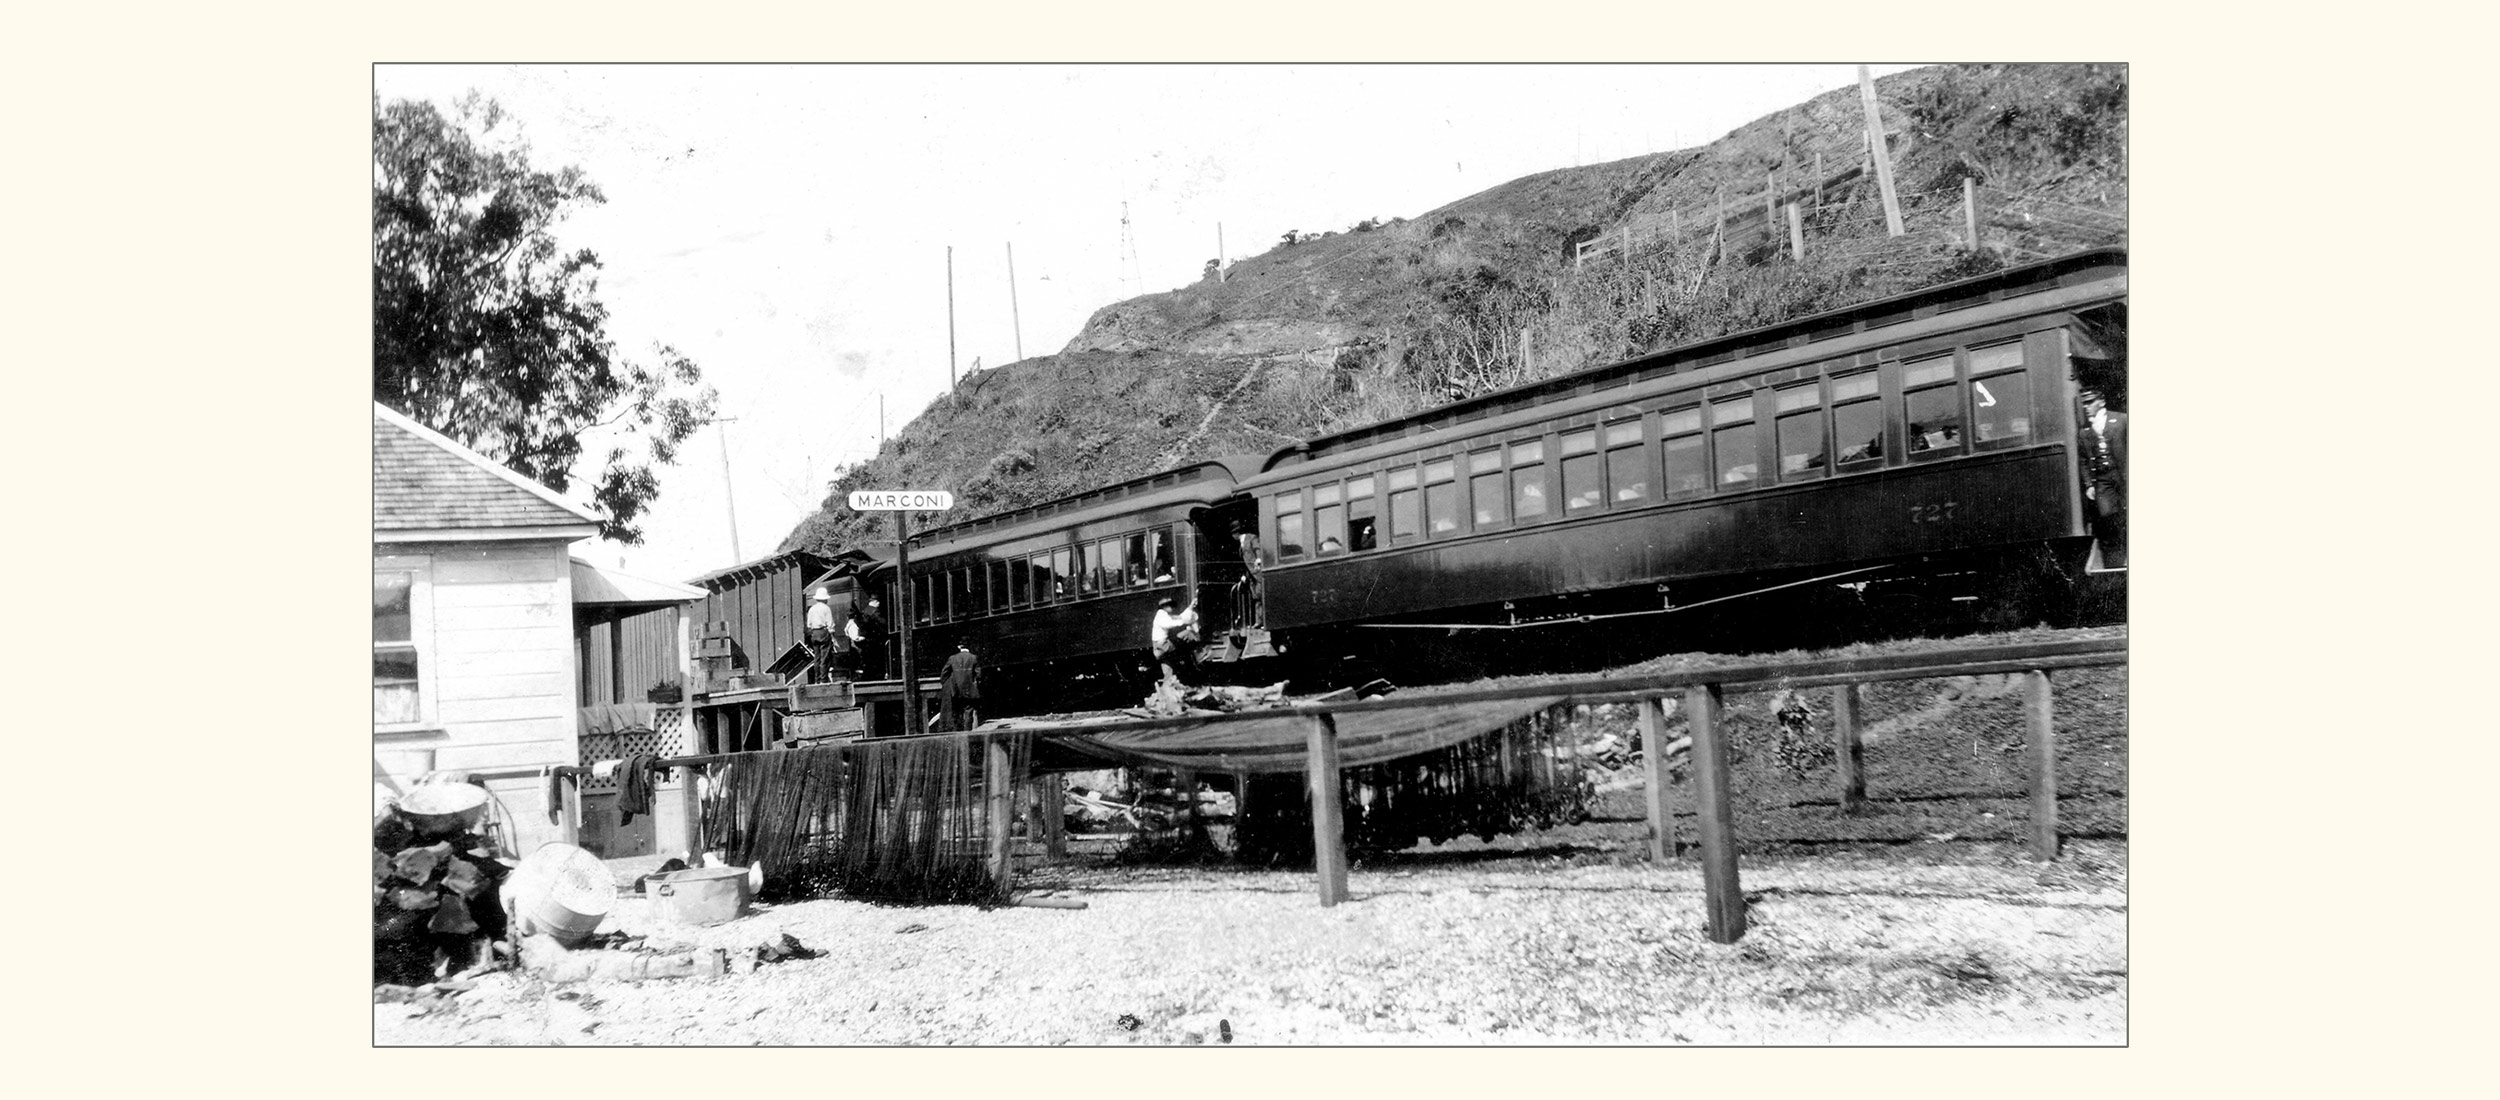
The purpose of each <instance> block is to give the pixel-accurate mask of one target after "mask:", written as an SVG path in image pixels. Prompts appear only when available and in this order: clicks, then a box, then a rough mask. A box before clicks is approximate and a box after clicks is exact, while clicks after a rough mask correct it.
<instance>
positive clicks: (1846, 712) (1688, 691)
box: [554, 636, 2127, 943]
mask: <svg viewBox="0 0 2500 1100" xmlns="http://www.w3.org/2000/svg"><path fill="white" fill-rule="evenodd" d="M2126 662H2127V639H2126V638H2125V637H2124V636H2120V637H2115V638H2093V639H2080V640H2073V641H2062V642H2044V643H2026V644H2011V645H1990V646H1954V647H1948V648H1943V649H1937V650H1933V651H1928V652H1919V653H1896V654H1886V655H1882V656H1874V657H1847V658H1825V659H1821V660H1809V661H1765V662H1753V663H1740V664H1728V665H1718V666H1713V667H1708V668H1696V669H1681V670H1677V671H1673V672H1659V673H1648V674H1643V675H1638V676H1606V677H1582V678H1558V679H1540V680H1536V681H1533V682H1527V683H1518V684H1510V685H1505V686H1502V687H1494V688H1474V689H1466V690H1459V691H1439V692H1432V691H1422V692H1408V693H1403V694H1400V695H1394V696H1385V697H1379V698H1372V699H1357V700H1344V701H1335V702H1308V703H1298V704H1295V705H1293V706H1292V707H1290V708H1287V709H1284V710H1281V711H1280V710H1277V709H1267V710H1255V711H1243V712H1236V713H1230V714H1221V713H1212V714H1204V715H1195V716H1189V717H1178V718H1140V719H1131V720H1124V721H1114V722H1092V723H1033V724H1019V725H1015V726H1012V727H1003V728H995V729H990V730H986V731H974V732H973V733H971V734H961V733H956V734H933V735H921V736H946V737H966V736H970V737H977V738H980V739H981V740H982V741H983V743H984V748H985V750H986V753H987V766H986V778H987V780H988V783H987V788H988V793H989V797H990V798H991V799H993V800H996V801H997V803H998V805H996V806H994V807H993V808H992V811H993V812H991V813H990V814H989V815H988V816H989V828H990V835H989V844H990V863H991V872H992V874H994V875H997V876H998V877H999V878H1000V879H1001V885H1002V887H1003V886H1004V880H1005V878H1006V876H1007V875H1008V874H1009V873H1010V868H1011V866H1012V864H1011V862H1010V860H1009V858H1008V856H1009V853H1010V851H1011V842H1010V839H1009V818H1010V816H1011V815H1010V814H1009V813H1008V812H1006V809H1005V807H1006V800H1008V799H1009V798H1011V797H1012V792H1011V791H1010V790H1008V789H1007V788H1008V785H1009V778H1008V777H1009V776H1010V775H1011V774H1012V773H1011V771H1010V768H1009V754H1008V745H1007V738H1008V737H1009V736H1010V735H1012V736H1016V737H1027V736H1039V737H1052V736H1079V735H1099V734H1103V733H1108V732H1118V733H1135V732H1140V731H1147V730H1156V729H1172V728H1178V727H1182V726H1191V727H1201V728H1203V727H1206V726H1209V725H1221V724H1223V723H1227V722H1241V721H1260V720H1264V721H1273V720H1275V719H1276V718H1277V717H1278V715H1279V714H1280V713H1282V714H1290V715H1295V716H1299V717H1302V718H1305V719H1307V720H1308V721H1309V723H1310V726H1309V737H1308V742H1307V749H1306V752H1307V754H1308V760H1309V767H1308V768H1307V769H1306V774H1307V775H1308V776H1309V777H1310V784H1311V790H1312V792H1313V794H1314V796H1315V797H1313V798H1312V800H1311V806H1312V814H1311V818H1312V834H1313V840H1314V841H1315V849H1314V850H1315V852H1316V853H1317V854H1316V857H1315V860H1314V863H1315V865H1316V867H1315V869H1316V872H1317V875H1318V879H1319V897H1320V904H1321V905H1322V906H1323V907H1325V906H1333V905H1336V904H1338V903H1339V902H1343V901H1346V900H1348V899H1349V898H1350V897H1351V896H1352V894H1351V891H1350V889H1349V886H1348V882H1347V874H1346V869H1347V861H1346V849H1345V836H1344V822H1343V820H1342V817H1341V810H1340V809H1339V807H1338V805H1337V800H1336V799H1335V798H1334V797H1333V792H1335V791H1336V790H1337V786H1338V773H1339V755H1338V751H1337V726H1336V719H1337V716H1338V715H1342V714H1350V713H1358V712H1363V711H1379V710H1397V709H1401V708H1408V707H1419V706H1448V705H1451V704H1453V703H1476V702H1485V703H1491V702H1501V701H1507V700H1514V699H1523V698H1537V697H1557V696H1559V697H1560V698H1561V699H1562V701H1563V702H1565V703H1567V704H1599V703H1633V704H1636V705H1638V707H1639V709H1640V720H1641V735H1642V740H1643V742H1644V743H1645V744H1646V745H1647V746H1649V748H1648V749H1647V750H1646V751H1644V752H1643V754H1642V756H1643V760H1644V766H1645V768H1646V771H1647V775H1646V777H1645V778H1646V779H1647V780H1648V790H1649V801H1648V807H1647V809H1648V820H1649V855H1650V858H1651V859H1652V860H1654V861H1657V862H1662V863H1663V862H1667V861H1670V860H1672V859H1673V858H1675V851H1674V840H1673V837H1674V833H1673V831H1672V825H1673V821H1674V816H1673V812H1672V807H1671V806H1670V805H1669V804H1668V776H1667V753H1665V752H1663V751H1660V749H1661V748H1662V747H1663V746H1664V745H1665V744H1666V736H1665V731H1666V722H1667V718H1668V716H1669V714H1670V713H1672V712H1673V710H1674V709H1675V708H1676V707H1677V706H1678V705H1679V702H1680V705H1681V707H1682V709H1683V711H1684V717H1685V721H1686V723H1687V724H1688V725H1689V726H1690V728H1691V738H1692V749H1691V763H1690V767H1691V770H1692V773H1693V777H1694V788H1695V791H1694V799H1695V801H1696V802H1697V803H1698V804H1697V805H1696V806H1695V807H1694V810H1695V814H1694V816H1695V817H1696V818H1697V819H1698V820H1699V822H1700V834H1701V846H1700V847H1701V864H1702V881H1703V888H1704V895H1705V899H1704V908H1705V911H1706V914H1707V922H1708V934H1709V936H1710V938H1711V939H1712V940H1713V941H1715V942H1718V943H1734V942H1736V940H1737V939H1738V938H1740V937H1742V936H1743V935H1744V933H1745V901H1744V891H1743V889H1742V888H1741V887H1740V885H1739V875H1738V868H1737V860H1736V818H1735V816H1734V814H1733V812H1732V811H1731V808H1730V795H1729V770H1728V748H1727V743H1726V740H1725V738H1724V736H1723V731H1722V730H1721V729H1720V717H1719V716H1720V713H1721V712H1722V710H1723V708H1724V705H1725V697H1726V695H1727V694H1728V693H1730V692H1742V691H1765V690H1776V689H1783V688H1785V689H1790V690H1795V689H1801V688H1814V687H1828V688H1831V689H1832V691H1833V706H1832V710H1833V715H1834V721H1833V724H1834V727H1835V729H1834V734H1835V738H1836V740H1837V742H1838V746H1837V747H1838V761H1839V767H1838V771H1839V784H1840V788H1841V791H1840V803H1841V807H1842V809H1843V811H1844V812H1855V811H1856V810H1857V809H1858V808H1859V807H1860V806H1862V805H1863V804H1864V803H1865V799H1866V780H1865V774H1864V771H1863V768H1862V766H1861V756H1862V747H1861V744H1860V740H1859V728H1858V725H1859V723H1858V713H1859V709H1860V707H1859V704H1860V696H1859V690H1860V689H1861V688H1863V687H1865V686H1866V685H1868V684H1872V683H1881V682H1884V681H1889V680H1926V679H1939V678H1944V677H1954V676H1981V675H1997V674H2009V673H2010V674H2019V675H2021V676H2022V677H2023V678H2024V693H2025V701H2024V708H2023V711H2024V725H2025V732H2026V744H2027V745H2028V748H2029V750H2030V751H2029V756H2030V759H2029V761H2028V762H2029V765H2030V771H2031V805H2030V822H2029V840H2030V848H2031V854H2032V857H2033V858H2035V859H2037V860H2040V861H2043V862H2048V861H2054V860H2055V859H2057V858H2058V855H2059V848H2060V842H2059V836H2058V826H2057V764H2056V761H2057V757H2056V729H2055V705H2054V698H2053V694H2052V688H2051V681H2050V675H2051V673H2053V672H2058V671H2064V670H2070V669H2079V668H2093V667H2108V666H2113V665H2123V664H2125V663H2126ZM1679 693H1680V700H1679V698H1678V695H1679ZM903 739H904V738H886V739H880V740H887V741H893V740H903ZM746 755H752V754H746V753H707V754H702V755H695V756H675V757H666V758H663V759H661V760H659V761H657V762H656V763H655V764H654V765H653V766H654V767H659V768H699V767H703V766H705V765H709V764H717V763H727V762H731V761H735V760H737V759H738V758H739V757H741V756H746ZM554 771H555V772H556V774H559V775H564V776H568V777H574V778H575V784H576V786H578V777H579V776H581V775H586V774H589V773H590V769H589V768H586V767H572V766H566V767H559V768H556V769H554ZM680 797H682V798H684V799H685V800H686V809H687V811H688V813H687V820H688V821H689V823H690V824H689V839H690V840H691V841H692V842H693V844H692V846H693V847H695V848H696V849H697V850H700V848H701V847H702V844H701V837H700V835H699V831H700V828H701V826H700V822H701V815H700V813H699V812H696V807H695V804H694V801H695V798H696V794H695V784H693V783H691V782H689V783H685V784H683V785H682V787H681V790H680ZM566 801H567V802H568V803H570V802H572V801H573V800H572V799H571V798H568V799H567V800H566ZM567 808H568V809H571V808H572V807H570V806H568V807H567ZM573 820H574V817H573V815H571V814H568V817H567V827H568V832H569V831H570V828H571V824H572V821H573Z"/></svg>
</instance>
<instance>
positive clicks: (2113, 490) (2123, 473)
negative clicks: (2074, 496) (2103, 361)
mask: <svg viewBox="0 0 2500 1100" xmlns="http://www.w3.org/2000/svg"><path fill="white" fill-rule="evenodd" d="M2075 401H2076V403H2078V404H2080V405H2081V406H2083V426H2082V429H2081V430H2080V431H2078V432H2076V433H2075V434H2076V435H2077V436H2078V437H2080V439H2081V441H2082V452H2083V495H2084V497H2085V498H2086V499H2087V500H2089V501H2091V508H2090V510H2091V513H2092V521H2093V522H2092V531H2093V534H2094V535H2096V536H2098V537H2099V539H2100V540H2101V564H2102V565H2103V566H2106V567H2108V568H2111V569H2124V568H2126V565H2127V414H2125V413H2122V412H2118V411H2116V410H2114V409H2111V408H2110V407H2109V401H2108V399H2107V398H2105V397H2104V396H2102V394H2101V391H2100V390H2097V389H2092V388H2086V389H2084V390H2082V391H2081V392H2079V393H2077V394H2076V395H2075Z"/></svg>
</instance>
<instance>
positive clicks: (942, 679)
mask: <svg viewBox="0 0 2500 1100" xmlns="http://www.w3.org/2000/svg"><path fill="white" fill-rule="evenodd" d="M938 710H939V712H940V713H941V714H944V715H945V716H946V725H945V727H944V728H946V729H950V730H968V729H971V728H972V727H974V726H977V725H980V724H981V659H980V658H978V657H975V656H973V655H972V647H971V646H968V645H964V644H962V643H960V642H958V643H956V645H955V653H954V655H953V656H951V657H948V658H947V659H946V671H945V672H943V673H940V674H939V676H938Z"/></svg>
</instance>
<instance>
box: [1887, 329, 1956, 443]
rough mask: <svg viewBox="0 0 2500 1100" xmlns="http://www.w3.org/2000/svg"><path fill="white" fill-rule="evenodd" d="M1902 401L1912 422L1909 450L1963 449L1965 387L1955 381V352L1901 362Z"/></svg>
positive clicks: (1910, 422)
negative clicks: (1963, 396) (1963, 389)
mask: <svg viewBox="0 0 2500 1100" xmlns="http://www.w3.org/2000/svg"><path fill="white" fill-rule="evenodd" d="M1901 389H1902V391H1903V394H1902V402H1903V404H1904V405H1905V406H1906V407H1907V411H1908V414H1909V425H1910V453H1911V454H1913V455H1916V454H1928V455H1937V454H1951V453H1954V452H1958V451H1960V450H1961V449H1962V388H1961V387H1960V386H1958V385H1956V384H1955V383H1954V375H1953V355H1952V353H1950V352H1948V353H1946V354H1943V355H1938V356H1932V357H1930V358H1926V359H1919V360H1914V361H1912V362H1908V363H1904V364H1902V365H1901Z"/></svg>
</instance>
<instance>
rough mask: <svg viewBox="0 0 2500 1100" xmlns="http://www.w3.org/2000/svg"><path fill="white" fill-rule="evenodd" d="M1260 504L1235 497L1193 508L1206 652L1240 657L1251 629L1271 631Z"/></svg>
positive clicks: (1195, 591)
mask: <svg viewBox="0 0 2500 1100" xmlns="http://www.w3.org/2000/svg"><path fill="white" fill-rule="evenodd" d="M1257 509H1258V505H1257V503H1256V502H1254V501H1251V500H1249V499H1247V498H1235V499H1232V500H1227V501H1225V502H1223V503H1221V504H1218V505H1215V506H1213V507H1209V508H1198V509H1193V510H1192V511H1191V512H1190V515H1189V526H1190V530H1191V531H1192V532H1193V534H1192V536H1191V540H1190V541H1191V542H1192V544H1193V549H1194V550H1195V551H1196V553H1195V554H1194V555H1193V556H1194V557H1195V558H1196V561H1197V575H1196V577H1195V578H1194V580H1193V583H1192V587H1191V593H1192V598H1193V600H1194V601H1195V606H1196V607H1197V608H1198V622H1199V631H1200V633H1201V635H1202V636H1203V637H1204V638H1205V639H1206V640H1207V643H1208V645H1207V649H1206V652H1205V656H1206V657H1207V658H1209V659H1213V660H1234V659H1237V658H1238V657H1239V656H1241V650H1242V647H1243V645H1244V644H1245V642H1246V641H1247V640H1248V639H1249V637H1250V636H1251V635H1254V634H1255V635H1259V636H1262V637H1263V636H1264V634H1265V632H1266V625H1267V623H1266V617H1265V614H1264V611H1265V601H1264V600H1262V599H1261V598H1260V597H1261V595H1262V593H1261V592H1260V590H1259V571H1258V534H1257V531H1258V511H1257Z"/></svg>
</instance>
